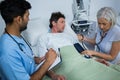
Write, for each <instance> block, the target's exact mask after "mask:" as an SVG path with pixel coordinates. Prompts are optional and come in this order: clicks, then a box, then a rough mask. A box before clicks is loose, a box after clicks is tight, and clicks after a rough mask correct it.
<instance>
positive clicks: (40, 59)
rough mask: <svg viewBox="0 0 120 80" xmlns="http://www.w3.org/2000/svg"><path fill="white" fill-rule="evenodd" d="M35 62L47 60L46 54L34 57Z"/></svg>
mask: <svg viewBox="0 0 120 80" xmlns="http://www.w3.org/2000/svg"><path fill="white" fill-rule="evenodd" d="M34 60H35V63H36V64H39V63H41V62H42V61H43V60H45V56H43V57H34Z"/></svg>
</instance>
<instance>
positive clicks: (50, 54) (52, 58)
mask: <svg viewBox="0 0 120 80" xmlns="http://www.w3.org/2000/svg"><path fill="white" fill-rule="evenodd" d="M56 57H57V53H56V52H55V50H53V49H52V48H50V49H49V50H48V52H47V53H46V55H45V60H46V61H48V62H49V63H50V64H52V63H53V62H54V61H55V59H56Z"/></svg>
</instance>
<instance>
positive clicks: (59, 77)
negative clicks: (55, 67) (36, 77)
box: [47, 70, 66, 80]
mask: <svg viewBox="0 0 120 80" xmlns="http://www.w3.org/2000/svg"><path fill="white" fill-rule="evenodd" d="M47 75H48V76H49V77H51V79H52V80H66V79H65V77H64V76H63V75H59V74H56V73H55V72H54V71H52V70H49V71H48V72H47Z"/></svg>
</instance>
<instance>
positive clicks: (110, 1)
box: [89, 0, 120, 20]
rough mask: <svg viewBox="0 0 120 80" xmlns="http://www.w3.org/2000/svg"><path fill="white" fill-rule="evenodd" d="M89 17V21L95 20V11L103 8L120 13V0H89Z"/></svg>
mask: <svg viewBox="0 0 120 80" xmlns="http://www.w3.org/2000/svg"><path fill="white" fill-rule="evenodd" d="M90 1H91V2H90V17H89V19H91V20H96V13H97V11H98V10H99V9H100V8H101V7H104V6H108V7H112V8H114V9H115V11H116V12H117V15H118V13H120V0H90Z"/></svg>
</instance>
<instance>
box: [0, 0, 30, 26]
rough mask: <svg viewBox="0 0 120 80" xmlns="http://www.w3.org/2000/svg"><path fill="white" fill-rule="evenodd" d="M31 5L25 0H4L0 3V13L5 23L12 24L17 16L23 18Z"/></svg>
mask: <svg viewBox="0 0 120 80" xmlns="http://www.w3.org/2000/svg"><path fill="white" fill-rule="evenodd" d="M30 8H31V5H30V3H29V2H27V1H26V0H4V1H1V2H0V12H1V16H2V18H3V19H4V21H5V23H6V24H8V23H12V22H13V19H14V18H15V17H17V16H21V17H23V15H24V14H25V12H26V10H28V9H30Z"/></svg>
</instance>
